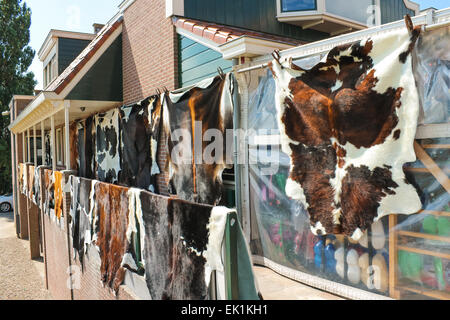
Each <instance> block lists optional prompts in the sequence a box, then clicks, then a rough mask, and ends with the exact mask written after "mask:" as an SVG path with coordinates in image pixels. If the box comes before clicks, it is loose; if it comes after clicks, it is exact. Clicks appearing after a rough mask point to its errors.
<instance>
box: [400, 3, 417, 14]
mask: <svg viewBox="0 0 450 320" xmlns="http://www.w3.org/2000/svg"><path fill="white" fill-rule="evenodd" d="M403 3H404V4H405V6H406V8H408V9H411V10H414V12H415V13H416V15H417V14H419V12H420V5H419V4H418V3H415V2H413V1H410V0H403Z"/></svg>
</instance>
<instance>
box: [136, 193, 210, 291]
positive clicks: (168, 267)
mask: <svg viewBox="0 0 450 320" xmlns="http://www.w3.org/2000/svg"><path fill="white" fill-rule="evenodd" d="M140 200H141V206H142V212H143V220H144V223H145V232H146V235H145V252H144V259H145V272H146V281H147V286H148V288H149V291H150V294H151V296H152V299H154V300H161V299H175V300H198V299H207V297H208V288H207V286H206V283H205V263H206V260H205V258H203V256H201V255H200V256H199V255H197V254H196V253H195V252H194V250H191V249H190V248H193V249H195V251H197V252H199V253H201V252H203V251H204V250H206V245H207V242H208V229H207V225H208V222H209V218H210V215H211V210H212V207H210V206H207V205H200V204H195V203H189V202H186V201H183V200H179V199H170V198H167V197H163V196H159V195H155V194H152V193H149V192H141V194H140Z"/></svg>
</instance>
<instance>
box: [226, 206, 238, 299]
mask: <svg viewBox="0 0 450 320" xmlns="http://www.w3.org/2000/svg"><path fill="white" fill-rule="evenodd" d="M238 226H239V224H238V219H237V214H236V213H235V212H232V213H229V214H228V216H227V223H226V227H225V281H226V296H227V299H228V300H238V299H239V278H238V252H237V251H238V250H237V228H238Z"/></svg>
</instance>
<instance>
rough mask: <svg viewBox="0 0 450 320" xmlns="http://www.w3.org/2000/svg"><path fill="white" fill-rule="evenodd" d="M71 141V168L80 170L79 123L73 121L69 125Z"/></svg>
mask: <svg viewBox="0 0 450 320" xmlns="http://www.w3.org/2000/svg"><path fill="white" fill-rule="evenodd" d="M69 143H70V170H76V171H78V166H79V158H78V148H79V147H78V123H77V122H72V123H71V124H70V126H69Z"/></svg>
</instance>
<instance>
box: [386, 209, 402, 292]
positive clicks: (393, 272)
mask: <svg viewBox="0 0 450 320" xmlns="http://www.w3.org/2000/svg"><path fill="white" fill-rule="evenodd" d="M396 225H397V215H396V214H391V215H389V295H390V296H391V298H393V299H397V300H399V299H400V291H399V290H398V289H397V281H398V270H397V268H398V251H397V246H398V235H397V231H396V230H395V227H396Z"/></svg>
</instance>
